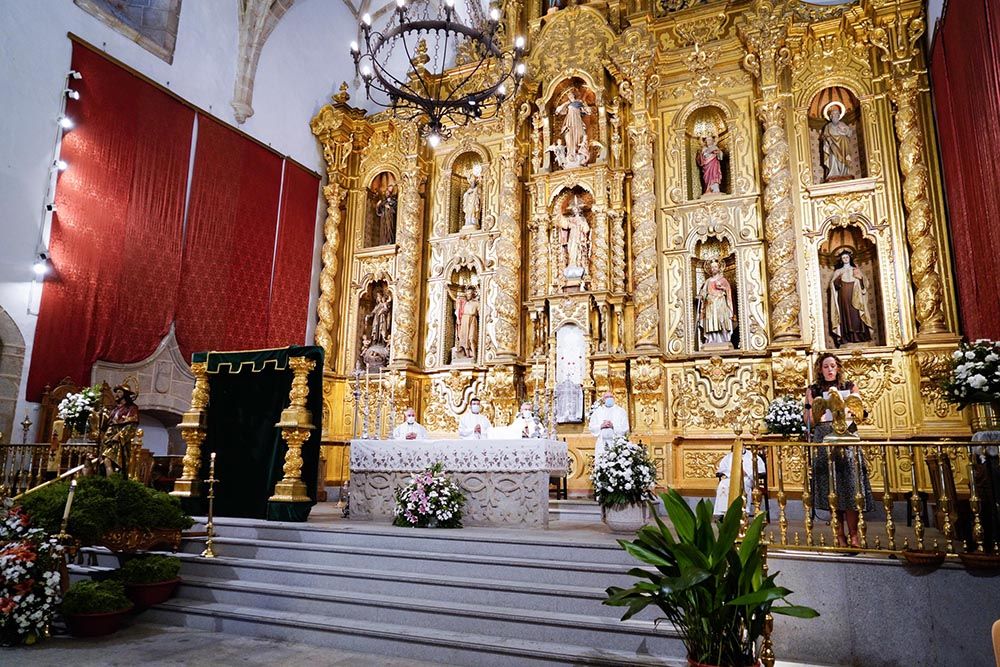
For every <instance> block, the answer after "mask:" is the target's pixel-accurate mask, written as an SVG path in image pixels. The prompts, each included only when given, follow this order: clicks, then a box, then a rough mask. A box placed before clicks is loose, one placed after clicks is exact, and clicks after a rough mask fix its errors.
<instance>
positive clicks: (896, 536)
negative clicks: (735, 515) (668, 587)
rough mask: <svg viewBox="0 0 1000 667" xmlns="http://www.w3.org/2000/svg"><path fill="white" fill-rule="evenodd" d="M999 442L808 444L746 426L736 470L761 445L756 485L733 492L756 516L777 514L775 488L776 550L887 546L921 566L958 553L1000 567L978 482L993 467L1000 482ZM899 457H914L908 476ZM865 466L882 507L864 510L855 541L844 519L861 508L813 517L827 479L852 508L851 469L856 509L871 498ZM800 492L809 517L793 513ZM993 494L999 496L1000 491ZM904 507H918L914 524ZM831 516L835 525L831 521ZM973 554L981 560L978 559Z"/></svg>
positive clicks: (737, 443) (772, 536) (831, 491)
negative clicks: (893, 465) (925, 481)
mask: <svg viewBox="0 0 1000 667" xmlns="http://www.w3.org/2000/svg"><path fill="white" fill-rule="evenodd" d="M996 444H998V443H983V442H971V441H955V440H905V441H903V440H862V439H853V440H852V441H850V442H844V441H840V442H833V443H831V442H830V441H827V442H824V443H805V442H799V441H796V440H788V439H774V438H771V437H768V438H764V439H758V438H757V437H756V436H755V435H753V436H752V437H751V438H750V439H746V438H744V437H741V434H739V433H738V434H737V437H736V439H735V440H734V441H733V443H732V453H733V466H732V478H733V479H738V478H739V477H742V475H743V473H742V470H741V468H742V465H741V463H740V461H741V460H742V453H743V450H744V449H747V450H749V451H750V452H752V453H753V457H752V460H753V461H754V463H753V466H754V470H753V479H754V480H756V483H755V484H754V485H753V488H752V490H751V491H750V493H749V494H748V493H747V491H746V489H745V486H744V485H743V484H737V485H731V487H730V499H731V500H732V499H735V497H736V496H738V495H742V496H743V501H744V505H745V506H746V507H748V508H750V509H749V514H750V515H752V516H756V515H759V514H761V513H765V512H767V513H768V515H769V517H770V511H769V510H770V507H772V505H771V504H770V503H771V501H770V499H769V498H768V496H772V497H773V498H774V499H775V500H776V502H777V506H778V513H777V523H778V527H777V533H775V531H774V530H773V529H768V530H767V533H768V537H769V542H770V544H771V546H772V548H774V549H787V550H808V551H835V552H839V553H866V554H881V555H887V556H894V557H902V558H906V559H908V560H913V561H914V562H917V563H920V564H923V563H925V561H926V560H927V559H928V558H934V557H937V558H939V559H945V558H949V557H957V558H961V559H962V560H963V561H966V564H967V565H969V566H970V567H973V566H976V565H978V566H984V565H985V566H990V567H997V566H1000V534H998V532H1000V531H998V530H996V527H997V526H998V525H1000V519H998V517H996V516H995V515H994V514H990V513H989V512H988V511H987V508H986V507H984V504H983V501H982V497H981V496H982V495H983V493H984V489H983V488H982V479H980V480H977V477H976V472H977V470H976V468H977V466H982V467H981V471H982V472H983V474H985V475H986V478H987V483H988V484H990V488H991V489H996V488H997V484H998V482H1000V461H998V457H997V456H996V455H995V454H994V455H992V456H989V455H988V451H989V450H988V449H984V446H986V447H989V446H990V445H993V446H994V447H995V446H996ZM818 448H823V449H825V452H822V451H817V449H818ZM758 456H760V457H761V458H762V459H764V461H765V462H766V464H765V465H766V469H767V474H766V475H760V476H758V474H757V473H758V470H757V466H758V463H757V457H758ZM819 457H823V459H822V460H821V459H819ZM893 460H896V461H899V460H906V461H908V462H910V465H908V466H907V468H908V469H907V470H906V471H905V472H907V473H908V475H902V474H900V475H893V474H890V462H891V461H893ZM790 461H794V462H795V463H794V465H790ZM822 461H825V462H826V464H827V465H826V470H825V475H826V478H825V479H821V478H819V477H818V476H817V475H818V473H817V466H816V465H815V464H816V463H817V462H822ZM913 462H917V463H916V464H913ZM921 466H926V468H927V470H928V471H929V479H930V480H931V482H932V484H931V486H930V488H929V490H928V492H925V491H924V490H923V487H921V485H920V483H919V481H918V480H919V479H920V477H921V475H919V474H918V472H919V471H918V468H920V467H921ZM793 468H794V469H793ZM838 469H839V470H838ZM861 469H864V470H865V471H866V473H867V475H868V479H869V480H870V482H871V493H872V501H873V504H874V507H873V508H872V509H871V510H869V511H868V517H866V516H865V514H866V512H859V513H858V519H857V525H856V539H852V536H851V535H850V531H849V527H847V526H841V525H840V523H841V522H842V521H844V519H845V516H844V514H845V513H846V512H850V511H851V510H846V511H845V512H832V513H831V514H830V517H829V519H826V520H824V519H822V517H820V525H819V526H816V525H815V523H816V522H815V520H814V516H813V515H814V514H815V513H816V507H815V500H816V499H815V497H814V496H815V493H816V489H817V485H820V487H822V485H823V484H825V485H826V486H827V489H828V491H827V492H826V493H825V499H826V500H827V501H828V502H829V505H828V506H829V507H840V506H844V503H842V502H841V500H842V499H841V498H840V497H839V495H838V494H839V493H840V492H841V491H843V490H844V486H843V484H841V485H840V487H839V490H838V483H837V475H838V474H845V473H847V474H850V475H853V476H855V477H856V479H858V480H859V483H858V484H856V485H854V486H855V488H854V489H852V495H851V496H849V497H848V499H847V500H848V503H847V507H849V508H858V507H863V506H864V505H865V503H866V500H865V496H866V489H865V488H864V486H863V484H862V483H861V482H860V480H861V476H860V475H858V473H857V471H859V470H861ZM799 474H801V483H799V484H789V483H788V478H789V477H790V476H791V475H795V476H798V475H799ZM738 476H739V477H738ZM991 479H992V481H990V480H991ZM765 481H766V484H767V486H766V487H765ZM796 497H797V498H798V499H800V500H801V503H802V511H803V516H802V518H801V519H798V520H790V519H789V507H788V505H789V500H790V499H794V498H796ZM990 497H992V498H993V502H994V503H996V498H995V496H993V495H991V496H990ZM879 499H881V503H879V502H878V500H879ZM931 503H933V505H934V509H935V511H934V516H935V517H936V518H935V519H934V525H933V526H931V525H929V523H930V519H925V512H928V513H929V505H930V504H931ZM924 505H928V507H924ZM966 506H967V510H966V509H965V508H966ZM960 508H961V510H962V511H961V512H960V511H959V509H960ZM821 511H823V510H821ZM894 511H896V512H899V511H908V515H909V516H908V521H907V523H908V524H911V523H912V526H911V525H907V526H905V527H904V526H900V525H898V524H897V521H898V520H899V517H898V516H894ZM823 512H824V513H825V511H823ZM994 512H995V510H994ZM792 513H794V511H793V512H792ZM876 513H877V514H876ZM838 514H841V516H838ZM823 523H826V524H827V526H828V528H824V527H823V525H822V524H823ZM842 529H843V533H844V535H845V536H847V544H845V543H844V540H843V539H842V538H841V537H840V535H841V531H842ZM852 542H853V544H852ZM972 560H974V561H975V562H974V563H970V562H969V561H972Z"/></svg>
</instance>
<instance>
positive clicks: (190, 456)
mask: <svg viewBox="0 0 1000 667" xmlns="http://www.w3.org/2000/svg"><path fill="white" fill-rule="evenodd" d="M191 372H192V373H193V374H194V388H193V389H192V390H191V409H190V410H188V411H187V412H185V413H184V416H183V417H182V418H181V422H180V424H178V425H177V428H178V429H179V430H180V432H181V437H182V438H183V439H184V443H185V444H186V445H187V448H186V449H185V451H184V461H183V463H184V472H183V473H182V474H181V478H180V479H178V480H177V481H176V482H174V490H173V491H172V492H171V493H170V495H172V496H180V497H185V498H191V497H195V496H197V495H198V494H199V488H198V487H199V484H200V480H199V478H198V469H199V468H200V467H201V443H203V442H204V441H205V436H206V435H208V415H207V413H206V412H205V409H206V408H207V407H208V364H207V363H205V362H198V363H194V364H191Z"/></svg>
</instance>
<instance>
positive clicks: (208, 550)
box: [201, 452, 216, 558]
mask: <svg viewBox="0 0 1000 667" xmlns="http://www.w3.org/2000/svg"><path fill="white" fill-rule="evenodd" d="M215 482H216V479H215V452H212V459H211V461H210V462H209V464H208V479H206V480H205V483H206V484H208V523H207V524H205V532H206V533H208V536H207V537H206V538H205V550H204V551H202V552H201V557H202V558H215V549H213V548H212V547H213V543H214V542H215Z"/></svg>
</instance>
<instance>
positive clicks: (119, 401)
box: [103, 382, 139, 477]
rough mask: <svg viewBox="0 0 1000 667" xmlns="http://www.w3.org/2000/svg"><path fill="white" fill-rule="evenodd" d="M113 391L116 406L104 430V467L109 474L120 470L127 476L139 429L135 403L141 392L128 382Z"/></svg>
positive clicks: (137, 409)
mask: <svg viewBox="0 0 1000 667" xmlns="http://www.w3.org/2000/svg"><path fill="white" fill-rule="evenodd" d="M113 393H114V397H115V407H113V408H112V409H111V414H110V415H109V417H108V426H107V428H106V429H105V431H104V443H103V444H104V451H103V454H104V467H105V470H106V472H107V474H109V475H110V474H111V473H113V472H118V473H120V474H121V475H122V476H123V477H127V476H128V464H129V460H130V459H131V456H132V442H133V440H134V439H135V435H136V431H137V430H138V429H139V406H137V405H136V404H135V399H136V398H137V397H138V395H139V394H138V392H136V391H135V390H133V389H132V387H131V386H130V385H129V384H128V382H123V383H122V384H120V385H118V386H117V387H115V388H114V390H113Z"/></svg>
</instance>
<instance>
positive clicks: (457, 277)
mask: <svg viewBox="0 0 1000 667" xmlns="http://www.w3.org/2000/svg"><path fill="white" fill-rule="evenodd" d="M480 287H481V285H480V281H479V275H478V274H477V273H476V270H475V268H473V267H471V266H467V265H461V266H455V267H453V268H452V270H451V273H450V274H449V278H448V286H447V289H446V291H447V295H446V298H445V304H446V306H445V317H444V340H445V350H447V352H446V353H445V356H446V363H448V364H452V365H466V366H467V365H475V363H476V362H477V360H478V359H479V357H480V354H481V352H482V344H481V343H482V336H481V333H482V306H481V303H482V301H481V300H480Z"/></svg>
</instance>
